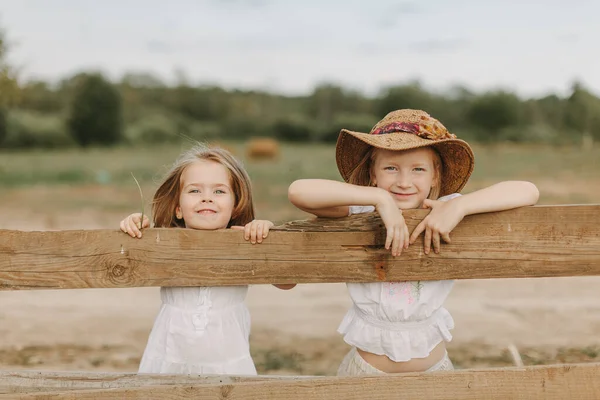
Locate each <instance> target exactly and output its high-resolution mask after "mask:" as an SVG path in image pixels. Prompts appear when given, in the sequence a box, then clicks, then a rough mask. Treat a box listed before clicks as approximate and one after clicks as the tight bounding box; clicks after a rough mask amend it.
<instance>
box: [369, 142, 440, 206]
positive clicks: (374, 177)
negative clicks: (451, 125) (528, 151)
mask: <svg viewBox="0 0 600 400" xmlns="http://www.w3.org/2000/svg"><path fill="white" fill-rule="evenodd" d="M374 157H375V158H374V162H373V167H372V169H371V181H372V182H373V184H374V185H375V186H377V187H379V188H382V189H385V190H387V191H388V192H389V193H390V194H391V195H392V197H393V198H394V200H395V201H396V204H397V205H398V208H400V209H403V210H404V209H410V208H419V207H421V205H422V204H423V201H424V200H425V199H426V198H427V197H428V196H429V192H430V191H431V189H432V187H434V186H435V185H437V184H438V178H437V176H439V175H438V173H437V172H436V171H435V166H434V157H435V153H434V150H432V149H431V148H429V147H424V148H418V149H414V150H404V151H391V150H382V149H377V150H376V151H375V155H374Z"/></svg>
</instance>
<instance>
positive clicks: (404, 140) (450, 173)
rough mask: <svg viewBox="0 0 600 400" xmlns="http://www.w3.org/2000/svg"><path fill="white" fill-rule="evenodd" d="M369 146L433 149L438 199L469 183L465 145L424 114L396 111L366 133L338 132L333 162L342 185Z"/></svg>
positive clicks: (470, 164) (471, 162)
mask: <svg viewBox="0 0 600 400" xmlns="http://www.w3.org/2000/svg"><path fill="white" fill-rule="evenodd" d="M371 146H373V147H376V148H378V149H386V150H409V149H416V148H420V147H428V146H431V147H433V148H434V149H435V150H437V152H438V153H439V154H440V157H441V159H442V164H443V167H442V186H441V188H440V197H441V196H446V195H448V194H451V193H456V192H459V191H460V190H461V189H462V188H463V187H464V186H465V184H466V183H467V181H468V180H469V177H470V176H471V173H472V172H473V167H474V163H475V157H474V156H473V150H471V147H470V146H469V145H468V143H467V142H465V141H464V140H460V139H457V138H456V135H453V134H451V133H450V132H448V130H447V129H446V127H445V126H444V125H442V124H441V122H440V121H438V120H437V119H435V118H433V117H431V116H430V115H429V114H427V113H426V112H425V111H421V110H396V111H392V112H391V113H389V114H388V115H386V116H385V117H384V118H383V119H382V120H381V121H379V122H378V123H377V124H376V125H375V126H374V127H373V129H371V132H369V133H360V132H352V131H349V130H347V129H342V131H341V132H340V136H339V137H338V141H337V145H336V150H335V158H336V162H337V166H338V169H339V171H340V174H342V177H343V178H344V180H345V181H346V182H347V181H348V179H349V177H350V175H351V174H352V172H353V171H354V169H355V168H356V166H357V165H358V163H359V162H360V160H361V159H362V158H363V157H364V155H365V153H366V152H367V151H368V150H369V147H371Z"/></svg>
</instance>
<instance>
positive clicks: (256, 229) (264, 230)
mask: <svg viewBox="0 0 600 400" xmlns="http://www.w3.org/2000/svg"><path fill="white" fill-rule="evenodd" d="M274 225H275V224H273V223H272V222H271V221H267V220H264V219H255V220H254V221H252V222H249V223H247V224H246V226H244V227H241V226H232V227H231V229H237V230H242V229H243V230H244V239H246V240H250V242H251V243H252V244H255V243H262V241H263V239H265V238H266V237H267V236H268V235H269V229H271V228H272V227H273V226H274Z"/></svg>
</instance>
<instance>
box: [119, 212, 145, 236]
mask: <svg viewBox="0 0 600 400" xmlns="http://www.w3.org/2000/svg"><path fill="white" fill-rule="evenodd" d="M141 220H142V214H141V213H134V214H131V215H130V216H128V217H127V218H125V219H124V220H123V221H121V224H120V226H121V230H122V231H123V232H125V233H128V234H129V236H131V237H138V238H141V237H142V229H143V228H149V227H150V219H148V216H147V215H144V222H143V223H142V222H141Z"/></svg>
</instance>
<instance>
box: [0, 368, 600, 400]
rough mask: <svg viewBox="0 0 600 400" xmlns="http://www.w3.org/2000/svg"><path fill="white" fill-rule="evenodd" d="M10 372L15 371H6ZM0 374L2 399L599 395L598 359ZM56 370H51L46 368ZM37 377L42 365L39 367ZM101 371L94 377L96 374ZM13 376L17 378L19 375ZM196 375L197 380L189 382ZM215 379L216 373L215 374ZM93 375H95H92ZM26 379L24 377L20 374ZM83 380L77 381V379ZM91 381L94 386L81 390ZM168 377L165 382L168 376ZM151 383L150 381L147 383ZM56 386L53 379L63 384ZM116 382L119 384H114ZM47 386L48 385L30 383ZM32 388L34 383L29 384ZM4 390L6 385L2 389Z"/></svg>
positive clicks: (431, 399)
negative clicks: (276, 373) (415, 368)
mask: <svg viewBox="0 0 600 400" xmlns="http://www.w3.org/2000/svg"><path fill="white" fill-rule="evenodd" d="M10 374H13V375H15V374H18V373H17V372H13V373H10ZM10 374H5V375H3V376H1V377H0V387H1V388H2V392H0V393H4V394H0V400H2V399H37V400H41V399H44V400H46V399H53V400H56V399H83V400H86V399H89V400H92V399H93V400H97V399H126V400H129V399H144V400H146V399H161V400H162V399H165V400H175V399H189V398H193V399H235V400H258V399H260V400H263V399H264V400H275V399H286V400H288V399H289V400H296V399H297V400H316V399H348V400H354V399H356V400H359V399H360V400H363V399H372V400H380V399H381V400H383V399H386V400H387V399H419V400H421V399H428V400H450V399H452V400H455V399H461V400H463V399H465V400H468V399H486V400H507V399H518V400H538V399H544V400H565V399H577V400H592V399H593V400H597V399H599V398H600V379H599V377H600V364H573V365H553V366H546V367H526V368H503V369H481V370H464V371H452V372H436V373H429V374H427V373H409V374H398V375H386V376H368V377H351V378H342V377H320V378H310V379H295V378H292V379H288V378H285V377H281V378H279V379H273V378H272V379H268V378H266V377H258V378H250V377H246V378H243V377H233V378H231V379H232V381H229V380H227V381H225V382H214V383H206V381H207V380H210V379H211V378H210V377H198V378H194V377H187V376H163V377H160V378H151V379H155V380H154V381H152V380H151V379H149V378H148V377H146V376H144V375H139V376H136V375H131V376H129V377H127V379H126V378H124V377H123V375H121V378H120V382H118V383H117V384H114V381H113V379H114V374H106V377H105V378H102V377H101V376H102V374H89V376H88V377H85V376H84V377H82V376H81V374H79V375H77V376H73V375H71V376H69V375H68V374H64V375H63V376H62V379H63V380H62V381H59V380H56V381H54V382H52V381H51V380H49V379H46V378H40V381H44V383H43V385H41V386H38V387H36V388H35V389H33V390H30V391H28V392H27V393H26V392H23V391H22V389H23V388H22V386H20V385H18V384H15V383H14V382H15V381H16V380H13V378H14V376H13V377H11V376H10ZM52 374H53V377H54V378H58V376H57V374H56V373H52ZM39 375H40V377H44V373H39ZM99 378H100V382H101V384H100V382H98V379H99ZM19 379H21V378H20V377H19ZM194 379H197V382H196V383H191V382H193V380H194ZM215 379H221V378H218V377H215ZM94 381H95V382H94ZM26 382H27V380H26ZM82 382H83V383H82ZM91 382H94V383H95V385H96V386H95V388H94V389H89V386H88V389H87V390H85V389H84V390H81V388H82V387H84V384H85V385H89V384H90V383H91ZM167 382H169V383H167ZM153 383H154V384H153ZM63 384H64V388H60V387H59V385H63ZM120 384H123V386H125V387H120ZM32 386H33V385H32ZM40 388H49V389H50V390H51V391H50V390H49V391H46V392H40V391H37V390H39V389H40ZM34 390H35V391H34ZM7 392H8V393H7Z"/></svg>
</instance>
